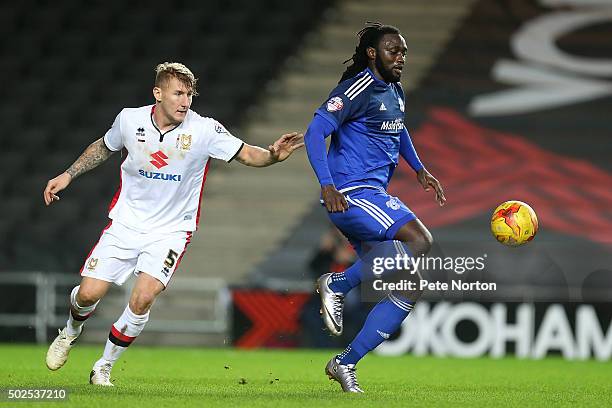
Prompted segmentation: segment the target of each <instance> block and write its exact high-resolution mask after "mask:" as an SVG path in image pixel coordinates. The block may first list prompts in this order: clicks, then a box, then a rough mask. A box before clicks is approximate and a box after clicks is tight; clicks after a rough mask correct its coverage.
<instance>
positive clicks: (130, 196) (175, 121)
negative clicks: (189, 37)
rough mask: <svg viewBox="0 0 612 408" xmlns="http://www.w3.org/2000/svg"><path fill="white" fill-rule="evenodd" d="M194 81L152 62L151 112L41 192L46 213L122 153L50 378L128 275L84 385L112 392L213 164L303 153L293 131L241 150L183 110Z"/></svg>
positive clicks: (126, 115)
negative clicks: (124, 295)
mask: <svg viewBox="0 0 612 408" xmlns="http://www.w3.org/2000/svg"><path fill="white" fill-rule="evenodd" d="M196 83H197V79H196V78H195V77H194V75H193V73H192V72H191V71H190V70H189V69H188V68H187V67H185V66H184V65H183V64H179V63H167V62H166V63H163V64H159V65H158V66H157V68H156V77H155V87H154V88H153V96H154V97H155V104H154V105H149V106H143V107H140V108H125V109H123V110H122V111H121V112H120V113H119V115H117V118H116V119H115V122H114V123H113V125H112V127H111V128H110V129H109V130H108V132H106V134H105V135H104V136H103V137H102V138H100V139H98V140H96V141H95V142H93V143H92V144H91V145H89V147H87V149H85V151H84V152H83V154H81V156H80V157H79V158H78V159H77V160H76V161H75V162H74V163H73V164H72V166H70V168H69V169H68V170H66V171H65V172H64V173H62V174H60V175H59V176H57V177H55V178H54V179H52V180H49V182H48V183H47V186H46V188H45V190H44V193H43V194H44V200H45V204H46V205H50V204H52V203H53V202H54V201H56V200H59V197H58V196H57V193H58V192H60V191H62V190H63V189H65V188H66V187H67V186H68V185H69V184H70V182H71V181H72V180H74V179H75V178H76V177H78V176H80V175H81V174H83V173H85V172H87V171H89V170H91V169H93V168H95V167H97V166H99V165H100V164H102V163H103V162H104V161H105V160H107V159H108V158H109V157H110V156H111V155H112V154H113V153H114V152H117V151H120V150H122V149H125V150H127V156H126V157H125V160H124V161H123V163H122V164H121V184H120V186H119V189H118V191H117V193H116V194H115V196H114V197H113V199H112V202H111V204H110V209H109V218H110V223H109V224H108V226H107V227H106V228H105V229H104V230H103V231H102V235H101V236H100V239H99V241H98V243H97V244H96V245H95V246H94V247H93V248H92V250H91V252H90V254H89V255H88V257H87V259H86V260H85V263H84V265H83V267H82V268H81V276H82V280H81V284H80V285H79V286H76V287H75V288H74V289H73V290H72V293H71V294H70V314H69V316H68V321H67V323H66V327H64V328H63V329H61V330H60V331H59V335H58V336H57V337H56V338H55V340H54V341H53V343H52V344H51V346H50V347H49V351H48V352H47V358H46V363H47V367H48V368H49V369H50V370H57V369H59V368H61V367H62V366H63V365H64V363H65V362H66V360H67V359H68V353H69V352H70V349H71V347H72V346H73V345H74V343H75V341H76V339H77V338H78V337H79V335H80V334H81V331H82V328H83V323H84V322H85V320H86V319H87V318H88V317H89V316H90V315H91V313H92V312H93V311H94V310H95V308H96V306H97V304H98V302H99V301H100V299H101V298H102V297H104V295H105V294H106V292H107V291H108V289H109V287H110V285H111V283H115V284H117V285H121V284H123V283H124V282H125V281H126V280H127V279H128V278H129V277H130V276H131V275H132V274H135V275H136V276H137V278H136V282H135V285H134V288H133V290H132V293H131V296H130V300H129V303H128V305H127V306H126V308H125V310H124V311H123V313H122V314H121V316H119V319H117V321H116V322H115V323H114V324H113V325H112V326H111V328H110V332H109V336H108V340H107V342H106V347H105V348H104V353H103V355H102V357H101V358H100V359H99V360H98V361H96V362H95V363H94V365H93V369H92V371H91V374H90V383H91V384H96V385H103V386H112V385H113V384H112V383H111V381H110V373H111V369H112V367H113V364H114V363H115V362H116V361H117V359H118V358H119V356H120V355H121V354H122V353H123V352H124V351H125V350H126V348H127V347H128V346H129V345H130V344H131V343H132V342H133V341H134V339H136V337H137V336H138V335H139V334H140V333H141V332H142V330H143V328H144V326H145V324H146V323H147V321H148V320H149V310H150V308H151V305H152V304H153V301H154V300H155V298H156V297H157V295H159V294H160V293H161V291H162V290H164V289H165V288H166V286H167V285H168V282H169V281H170V279H171V278H172V275H173V274H174V272H175V271H176V268H177V267H178V265H179V263H180V261H181V258H182V256H183V254H184V253H185V249H186V248H187V245H188V244H189V242H190V240H191V236H192V233H193V231H194V230H195V229H196V227H197V224H198V221H199V215H200V201H201V194H202V190H203V187H204V182H205V181H206V173H207V171H208V165H209V163H210V159H211V158H215V159H221V160H225V161H226V162H230V161H232V160H233V159H236V161H238V162H240V163H242V164H244V165H247V166H252V167H264V166H269V165H271V164H274V163H278V162H281V161H283V160H285V159H287V158H288V157H289V156H290V155H291V154H292V153H293V152H294V151H295V150H296V149H298V148H300V147H301V146H303V143H302V135H301V134H299V135H298V134H297V133H289V134H285V135H283V136H282V137H281V138H280V139H278V140H277V141H275V142H274V143H273V144H272V145H270V146H269V147H268V149H267V150H266V149H262V148H260V147H256V146H251V145H249V144H246V143H244V142H242V141H241V140H240V139H238V138H236V137H234V136H232V135H231V134H230V133H229V132H228V131H227V130H226V129H225V128H224V127H223V126H222V125H221V124H220V123H219V122H217V121H215V120H214V119H211V118H206V117H202V116H200V115H198V114H197V113H195V112H194V111H192V110H190V106H191V103H192V99H193V96H194V95H197V92H196Z"/></svg>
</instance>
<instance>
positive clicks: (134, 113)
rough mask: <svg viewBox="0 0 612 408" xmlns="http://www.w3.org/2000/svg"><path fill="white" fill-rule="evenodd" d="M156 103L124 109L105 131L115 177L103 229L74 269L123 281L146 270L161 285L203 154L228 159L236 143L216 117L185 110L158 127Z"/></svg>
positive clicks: (191, 224)
mask: <svg viewBox="0 0 612 408" xmlns="http://www.w3.org/2000/svg"><path fill="white" fill-rule="evenodd" d="M154 109H155V107H154V106H152V105H149V106H143V107H140V108H126V109H123V110H122V111H121V112H120V113H119V115H117V118H116V119H115V122H114V123H113V126H112V127H111V128H110V129H109V130H108V132H106V134H105V135H104V143H105V144H106V146H107V147H108V148H109V149H110V150H112V151H119V150H122V149H123V148H125V149H126V150H127V156H126V157H125V159H124V161H123V163H122V164H121V182H120V185H119V189H118V190H117V193H116V194H115V196H114V197H113V199H112V202H111V204H110V208H109V210H110V211H109V215H108V216H109V218H110V219H111V222H110V223H109V225H108V226H107V227H106V228H105V229H104V231H102V235H101V236H100V240H99V241H98V243H97V244H96V245H95V246H94V247H93V248H92V250H91V253H90V254H89V255H88V257H87V259H86V261H85V264H84V265H83V267H82V268H81V275H82V276H89V277H92V278H97V279H101V280H105V281H108V282H114V283H116V284H118V285H121V284H123V283H124V282H125V281H126V280H127V279H128V278H129V277H130V275H131V273H135V274H138V273H139V272H145V273H147V274H149V275H151V276H153V277H155V278H156V279H158V280H159V281H161V282H162V283H163V284H164V286H166V285H167V284H168V282H169V281H170V278H171V277H172V274H173V273H174V271H175V270H176V268H177V266H178V264H179V263H180V260H181V257H182V256H183V254H184V252H185V249H186V247H187V245H188V244H189V242H190V240H191V235H192V232H193V231H194V230H195V229H196V228H197V224H198V221H199V217H200V202H201V195H202V191H203V189H204V183H205V181H206V173H207V172H208V165H209V162H210V158H211V157H212V158H215V159H221V160H225V161H227V162H229V161H231V160H232V159H233V158H234V157H236V155H238V153H239V152H240V150H241V149H242V146H243V144H244V143H243V142H242V141H241V140H240V139H238V138H236V137H234V136H232V135H231V134H230V133H229V132H228V131H227V130H226V129H225V128H224V127H223V125H221V124H220V123H219V122H217V121H216V120H214V119H211V118H205V117H202V116H200V115H198V114H197V113H195V112H193V111H192V110H189V111H188V113H187V115H186V117H185V120H184V121H183V122H182V123H181V124H180V125H178V126H177V127H175V128H173V129H171V130H169V131H166V132H165V133H162V132H160V130H159V129H158V128H157V126H156V124H155V123H154V121H153V112H154Z"/></svg>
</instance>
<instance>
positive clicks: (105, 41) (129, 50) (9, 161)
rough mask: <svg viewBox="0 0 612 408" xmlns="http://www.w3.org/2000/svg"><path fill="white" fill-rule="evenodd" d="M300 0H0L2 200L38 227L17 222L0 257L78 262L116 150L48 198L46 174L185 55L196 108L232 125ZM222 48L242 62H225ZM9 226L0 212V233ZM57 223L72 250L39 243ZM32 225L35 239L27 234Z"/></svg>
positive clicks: (297, 16) (291, 25)
mask: <svg viewBox="0 0 612 408" xmlns="http://www.w3.org/2000/svg"><path fill="white" fill-rule="evenodd" d="M306 3H307V4H305V5H303V4H293V3H286V2H285V1H281V0H265V1H263V2H253V1H250V0H209V1H206V2H192V1H189V0H176V1H174V2H173V3H172V8H173V12H172V13H168V12H167V10H168V7H167V4H165V3H162V2H156V1H153V2H108V1H104V0H91V1H88V2H87V5H86V6H84V5H83V3H82V2H81V1H79V0H65V1H62V2H56V3H49V2H47V1H41V0H24V1H21V2H12V3H7V2H5V3H3V4H1V5H0V57H1V58H2V64H0V76H2V77H3V78H11V80H10V81H5V83H3V89H4V90H5V92H6V94H7V95H8V96H9V99H10V100H11V103H10V104H4V105H2V106H0V123H2V124H3V125H4V126H5V129H4V130H5V132H4V134H5V135H10V136H11V137H3V138H1V139H0V149H2V150H0V151H1V152H2V153H0V171H2V176H1V177H2V178H1V179H0V191H2V192H3V193H4V194H5V195H6V196H7V197H8V199H6V200H4V201H3V202H2V203H1V204H0V210H3V212H2V213H3V214H10V217H11V220H18V221H19V222H23V221H25V220H29V221H34V220H35V222H37V223H38V222H39V221H40V223H41V224H40V225H41V226H40V227H39V228H31V229H30V230H29V232H28V233H27V234H24V233H20V234H21V238H20V240H19V245H18V247H19V248H18V249H19V250H17V247H16V246H14V245H13V243H10V244H8V246H7V247H6V248H0V261H1V260H2V259H8V260H9V262H12V263H13V264H14V265H17V266H19V267H20V268H23V269H27V267H28V265H29V266H30V267H31V268H39V267H40V268H45V269H50V268H52V267H53V268H67V267H70V268H74V267H77V268H79V267H80V264H81V263H82V261H83V257H84V256H85V255H86V252H87V251H88V250H89V249H90V246H91V245H92V244H93V243H94V242H95V240H96V239H97V237H98V236H99V233H100V230H101V228H102V227H103V226H104V225H105V222H106V214H107V207H108V203H109V201H110V200H111V198H112V196H113V194H114V192H115V190H116V188H117V185H118V182H119V165H120V162H121V156H120V155H119V154H116V155H114V156H113V157H111V158H110V159H109V160H108V162H107V163H105V164H104V165H102V166H100V167H98V168H96V169H95V170H93V171H92V172H91V174H88V175H87V177H86V178H85V177H84V178H82V179H77V180H76V181H75V182H74V183H73V184H71V186H70V187H69V189H67V190H66V191H65V192H63V193H62V194H61V197H62V202H61V203H57V205H54V206H53V207H52V208H47V207H45V206H44V204H43V200H42V191H43V189H44V186H45V185H46V182H47V180H48V179H50V178H52V177H54V176H56V175H57V174H58V173H60V172H61V171H63V170H65V169H66V168H67V167H68V166H69V165H70V164H71V163H72V162H73V161H74V160H75V159H76V158H77V157H78V155H79V154H80V153H81V152H82V151H83V150H84V149H85V148H86V147H87V146H88V145H89V144H90V143H92V142H93V141H95V140H96V139H98V138H99V137H101V136H102V135H103V134H104V133H105V132H106V131H107V130H108V128H109V127H110V126H111V124H112V123H113V120H114V119H115V117H116V116H117V114H118V113H119V111H120V110H121V109H122V108H123V107H126V106H139V105H144V104H149V103H151V102H152V98H151V88H152V82H153V78H154V68H155V66H156V64H158V63H160V62H163V61H173V60H174V61H181V62H184V63H186V64H187V65H188V66H189V67H191V68H192V70H193V71H194V73H195V74H196V76H197V77H199V78H200V84H201V85H200V90H201V93H202V96H201V97H200V98H197V99H195V101H194V105H193V108H194V109H196V110H199V111H200V113H202V114H203V115H206V116H214V117H215V118H216V119H218V120H220V121H222V122H223V123H224V124H225V125H226V126H232V125H237V124H239V123H240V121H241V120H242V118H243V117H244V116H243V115H244V112H245V111H246V107H247V106H248V104H249V103H252V101H254V100H255V99H256V98H257V96H258V94H259V87H257V86H251V84H253V83H256V84H263V83H264V82H265V81H266V80H267V78H268V77H269V75H271V74H273V73H274V72H276V70H277V69H278V66H279V61H280V60H281V59H282V58H285V57H286V56H287V55H288V54H287V51H288V44H291V43H293V42H295V38H299V32H300V30H302V31H303V30H304V29H305V28H306V27H307V26H308V24H312V23H313V21H316V18H313V16H314V15H315V14H316V13H317V8H316V7H312V4H311V3H310V2H306ZM296 10H299V11H297V12H296ZM291 50H293V48H292V49H290V50H289V51H291ZM225 58H230V59H235V60H237V61H239V63H237V64H231V66H229V67H227V66H225V65H223V66H221V65H220V64H219V63H218V61H221V60H223V59H225ZM26 147H27V150H28V153H26ZM32 152H35V153H32ZM92 203H97V204H92ZM51 218H52V219H56V220H57V221H58V224H60V226H58V225H55V224H53V223H52V222H51V220H50V219H51ZM11 225H12V224H11ZM73 225H74V226H75V227H73ZM10 228H12V227H10V225H9V226H7V224H5V223H2V224H0V233H3V231H6V230H7V229H10ZM45 228H48V229H49V230H48V232H45ZM62 228H63V229H62ZM58 231H60V232H62V231H63V232H64V233H65V236H66V237H68V238H67V239H66V240H63V241H61V242H60V243H62V242H64V241H65V245H63V247H70V246H72V247H73V248H72V250H66V249H65V248H64V249H62V248H63V247H62V248H59V249H58V248H53V247H52V245H45V244H44V243H45V242H50V241H53V240H55V241H57V239H56V238H57V234H58ZM73 233H74V234H75V237H76V238H72V234H73ZM32 234H36V235H37V236H36V240H39V241H40V242H34V241H36V240H33V241H32V242H28V237H29V236H31V235H32ZM62 236H64V235H62ZM75 248H76V249H75ZM58 251H59V252H58ZM79 251H80V252H79ZM83 251H84V252H85V253H82V252H83ZM77 252H79V253H77ZM32 254H36V256H32ZM0 269H2V265H1V264H0Z"/></svg>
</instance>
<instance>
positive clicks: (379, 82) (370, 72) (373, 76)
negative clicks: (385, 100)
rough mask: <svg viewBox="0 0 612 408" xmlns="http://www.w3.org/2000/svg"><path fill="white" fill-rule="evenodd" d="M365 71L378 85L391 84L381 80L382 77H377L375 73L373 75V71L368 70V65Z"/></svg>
mask: <svg viewBox="0 0 612 408" xmlns="http://www.w3.org/2000/svg"><path fill="white" fill-rule="evenodd" d="M365 72H367V73H368V74H369V75H370V76H371V77H372V78H374V82H376V83H378V84H379V85H382V86H391V83H390V82H389V83H386V82H385V81H383V80H382V79H378V77H377V76H376V75H374V72H372V71H371V70H370V67H367V68H366V69H365Z"/></svg>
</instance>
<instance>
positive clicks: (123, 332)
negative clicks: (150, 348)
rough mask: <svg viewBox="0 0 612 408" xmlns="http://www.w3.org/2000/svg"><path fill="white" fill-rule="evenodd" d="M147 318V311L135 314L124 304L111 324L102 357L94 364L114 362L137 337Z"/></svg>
mask: <svg viewBox="0 0 612 408" xmlns="http://www.w3.org/2000/svg"><path fill="white" fill-rule="evenodd" d="M148 320H149V312H147V313H145V314H143V315H137V314H135V313H134V312H132V311H131V310H130V306H129V305H128V306H126V308H125V310H124V311H123V314H121V316H120V317H119V319H118V320H117V321H116V322H115V323H113V325H112V326H111V330H110V333H108V340H107V341H106V347H104V354H103V355H102V358H101V359H100V360H98V361H97V362H96V364H95V365H94V366H98V365H102V364H105V363H111V364H114V363H115V361H117V359H118V358H119V357H120V356H121V354H122V353H123V352H124V351H125V350H126V349H127V348H128V346H129V345H130V344H132V342H133V341H134V340H135V339H136V337H138V335H139V334H140V333H141V332H142V330H143V329H144V327H145V324H146V323H147V321H148Z"/></svg>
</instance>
